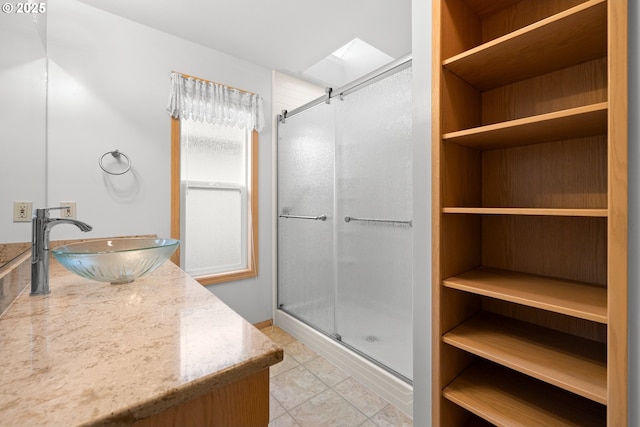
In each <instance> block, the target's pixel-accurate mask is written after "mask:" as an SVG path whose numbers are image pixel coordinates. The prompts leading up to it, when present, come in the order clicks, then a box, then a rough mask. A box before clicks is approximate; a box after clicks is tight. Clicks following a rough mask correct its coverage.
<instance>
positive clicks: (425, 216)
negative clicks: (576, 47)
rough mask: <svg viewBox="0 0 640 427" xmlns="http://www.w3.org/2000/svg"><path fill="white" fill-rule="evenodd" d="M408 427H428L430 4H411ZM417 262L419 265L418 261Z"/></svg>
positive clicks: (429, 410)
mask: <svg viewBox="0 0 640 427" xmlns="http://www.w3.org/2000/svg"><path fill="white" fill-rule="evenodd" d="M411 7H412V9H411V15H412V51H413V54H412V57H413V124H412V126H413V144H414V147H413V259H414V262H413V425H414V426H416V427H423V426H429V425H431V1H424V0H413V1H412V3H411ZM420 260H422V262H420Z"/></svg>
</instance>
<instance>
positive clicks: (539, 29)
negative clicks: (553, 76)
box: [443, 0, 607, 90]
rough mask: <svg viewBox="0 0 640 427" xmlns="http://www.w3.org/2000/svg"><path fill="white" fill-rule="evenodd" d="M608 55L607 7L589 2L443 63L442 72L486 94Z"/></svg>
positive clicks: (593, 0)
mask: <svg viewBox="0 0 640 427" xmlns="http://www.w3.org/2000/svg"><path fill="white" fill-rule="evenodd" d="M541 52H544V60H541ZM606 54H607V2H606V0H591V1H588V2H586V3H583V4H580V5H578V6H575V7H573V8H571V9H568V10H566V11H564V12H562V13H558V14H556V15H554V16H551V17H549V18H546V19H543V20H541V21H538V22H536V23H534V24H531V25H528V26H526V27H524V28H521V29H519V30H517V31H514V32H512V33H509V34H507V35H505V36H503V37H499V38H497V39H495V40H492V41H490V42H487V43H484V44H482V45H480V46H478V47H475V48H473V49H470V50H467V51H465V52H463V53H461V54H459V55H456V56H454V57H452V58H449V59H446V60H445V61H443V66H444V67H445V68H446V69H448V70H449V71H451V72H453V73H455V74H456V75H458V76H459V77H461V78H462V79H464V80H466V81H467V82H469V83H470V84H471V85H473V86H475V87H476V88H478V89H480V90H488V89H492V88H495V87H499V86H503V85H506V84H509V83H513V82H516V81H520V80H525V79H528V78H530V77H533V76H537V75H541V74H545V73H549V72H551V71H555V70H559V69H562V68H566V67H569V66H571V65H576V64H579V63H581V62H585V61H589V60H593V59H596V58H601V57H604V56H606Z"/></svg>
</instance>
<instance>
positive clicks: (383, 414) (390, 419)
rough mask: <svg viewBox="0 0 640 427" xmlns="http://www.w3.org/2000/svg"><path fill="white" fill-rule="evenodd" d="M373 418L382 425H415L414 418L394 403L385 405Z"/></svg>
mask: <svg viewBox="0 0 640 427" xmlns="http://www.w3.org/2000/svg"><path fill="white" fill-rule="evenodd" d="M371 420H372V421H373V422H374V423H375V424H376V425H378V426H380V427H413V420H412V419H411V418H410V417H409V416H407V415H406V414H405V413H404V412H402V411H401V410H399V409H398V408H396V407H395V406H393V405H389V406H387V407H385V408H384V409H383V410H382V411H380V412H378V413H377V414H375V415H374V416H372V417H371Z"/></svg>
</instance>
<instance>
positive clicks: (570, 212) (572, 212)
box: [442, 207, 608, 218]
mask: <svg viewBox="0 0 640 427" xmlns="http://www.w3.org/2000/svg"><path fill="white" fill-rule="evenodd" d="M442 213H445V214H476V215H529V216H577V217H597V218H606V217H607V214H608V211H607V209H551V208H465V207H448V208H442Z"/></svg>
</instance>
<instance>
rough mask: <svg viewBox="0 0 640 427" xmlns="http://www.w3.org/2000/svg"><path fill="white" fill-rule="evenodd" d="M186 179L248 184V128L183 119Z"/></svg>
mask: <svg viewBox="0 0 640 427" xmlns="http://www.w3.org/2000/svg"><path fill="white" fill-rule="evenodd" d="M180 132H181V139H180V140H181V141H182V159H181V160H182V171H183V173H184V174H183V180H185V179H186V180H190V181H211V182H227V183H236V184H241V185H246V175H247V166H246V165H247V156H246V153H245V150H246V147H247V145H248V144H247V141H248V140H249V137H250V134H249V132H247V130H246V129H241V128H234V127H226V126H217V125H213V124H211V123H206V122H196V121H193V120H182V121H181V123H180Z"/></svg>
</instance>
